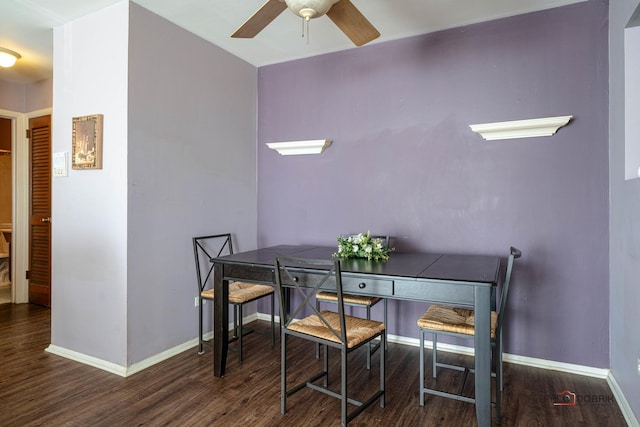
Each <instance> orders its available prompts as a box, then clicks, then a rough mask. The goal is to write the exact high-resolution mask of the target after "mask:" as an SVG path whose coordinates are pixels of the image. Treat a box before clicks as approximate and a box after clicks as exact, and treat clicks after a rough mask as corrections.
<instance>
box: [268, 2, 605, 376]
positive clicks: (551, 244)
mask: <svg viewBox="0 0 640 427" xmlns="http://www.w3.org/2000/svg"><path fill="white" fill-rule="evenodd" d="M607 54H608V53H607V4H606V3H603V2H600V1H590V2H586V3H579V4H575V5H571V6H566V7H562V8H557V9H551V10H547V11H543V12H538V13H532V14H527V15H521V16H517V17H513V18H509V19H502V20H497V21H492V22H488V23H482V24H477V25H472V26H468V27H464V28H457V29H453V30H448V31H442V32H438V33H435V34H430V35H424V36H419V37H413V38H409V39H404V40H398V41H392V42H388V43H382V44H378V45H371V46H365V47H362V48H358V49H354V50H349V51H345V52H338V53H334V54H329V55H324V56H320V57H314V58H310V59H304V60H299V61H293V62H289V63H284V64H277V65H272V66H267V67H262V68H260V69H259V73H258V88H259V94H258V95H259V96H258V186H259V191H258V245H259V246H266V245H272V244H279V243H324V244H330V245H332V244H335V237H336V236H337V235H338V234H340V233H344V232H358V231H367V230H371V231H372V232H374V233H379V234H389V235H391V236H395V237H396V240H395V242H394V246H395V247H396V248H397V250H406V249H416V250H424V251H447V252H468V253H489V254H500V255H505V256H506V254H507V251H508V248H509V245H514V246H517V247H519V248H520V249H522V251H523V253H524V256H523V258H522V259H521V260H519V262H518V264H517V266H516V270H515V272H514V283H513V288H512V292H513V293H512V294H511V300H510V304H511V306H510V310H509V318H508V326H507V329H506V331H505V333H506V338H505V351H506V352H508V353H512V354H517V355H521V356H530V357H536V358H542V359H549V360H554V361H561V362H568V363H574V364H579V365H586V366H592V367H599V368H607V367H608V366H609V324H608V298H609V293H608V286H607V282H608V277H609V270H608V253H609V247H608V239H609V235H608V220H609V218H608V175H607V167H608V146H607V123H608V119H607V85H608V74H607V69H608V63H607V59H608V58H607ZM559 115H573V116H574V119H573V120H572V122H571V123H570V124H569V125H568V126H566V127H564V128H562V129H560V131H559V132H558V133H557V134H556V135H555V136H553V137H546V138H529V139H519V140H506V141H494V142H486V141H483V140H482V138H481V137H480V136H479V135H477V134H474V133H473V132H471V131H470V130H469V127H468V125H469V124H475V123H486V122H496V121H505V120H516V119H528V118H538V117H549V116H559ZM321 138H328V139H332V140H333V141H334V142H333V145H332V146H331V147H330V148H328V149H327V151H325V153H324V154H322V155H320V156H293V157H282V156H280V155H278V154H277V153H276V152H274V151H272V150H269V149H268V148H266V147H265V144H264V143H265V142H272V141H289V140H300V139H321ZM425 308H426V306H425V305H424V304H416V303H406V302H401V303H396V302H393V303H391V304H390V325H389V329H390V331H389V332H390V333H391V334H399V335H403V336H409V337H414V336H417V332H416V325H415V322H416V319H417V318H418V317H419V316H420V315H421V314H422V313H423V312H424V310H425Z"/></svg>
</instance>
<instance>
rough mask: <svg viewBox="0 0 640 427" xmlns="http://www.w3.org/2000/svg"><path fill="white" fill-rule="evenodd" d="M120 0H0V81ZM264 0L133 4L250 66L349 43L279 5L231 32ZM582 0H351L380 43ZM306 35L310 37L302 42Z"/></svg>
mask: <svg viewBox="0 0 640 427" xmlns="http://www.w3.org/2000/svg"><path fill="white" fill-rule="evenodd" d="M121 1H123V0H2V1H0V47H4V48H7V49H11V50H14V51H16V52H18V53H20V54H21V55H22V58H21V59H20V60H19V61H18V62H17V64H16V65H15V66H14V67H13V68H7V69H0V80H5V81H10V82H16V83H31V82H35V81H39V80H42V79H46V78H51V77H52V62H53V58H52V57H53V48H52V46H53V31H52V29H53V28H54V27H56V26H59V25H62V24H65V23H67V22H70V21H73V20H74V19H77V18H79V17H81V16H84V15H87V14H89V13H92V12H95V11H97V10H100V9H102V8H105V7H108V6H110V5H112V4H115V3H119V2H121ZM264 1H265V0H136V1H135V2H136V3H138V4H139V5H141V6H143V7H145V8H146V9H149V10H151V11H152V12H154V13H156V14H158V15H160V16H162V17H164V18H166V19H168V20H169V21H171V22H173V23H175V24H177V25H179V26H181V27H183V28H185V29H187V30H189V31H191V32H192V33H194V34H197V35H198V36H200V37H202V38H203V39H206V40H208V41H210V42H211V43H213V44H215V45H217V46H220V47H221V48H223V49H225V50H227V51H228V52H231V53H232V54H234V55H236V56H238V57H240V58H242V59H244V60H246V61H247V62H249V63H251V64H253V65H255V66H256V67H259V66H262V65H267V64H273V63H278V62H284V61H288V60H292V59H297V58H304V57H309V56H314V55H319V54H323V53H328V52H335V51H339V50H344V49H351V48H354V45H353V44H351V42H350V41H349V39H347V37H346V36H345V35H344V34H343V33H342V32H341V31H340V30H339V29H338V28H337V27H336V26H335V25H334V24H333V22H332V21H331V20H329V18H327V17H326V16H323V17H320V18H318V19H314V20H312V21H311V22H310V37H309V40H307V39H306V38H302V37H301V33H302V23H301V19H300V18H298V17H297V16H295V15H294V14H293V13H291V12H290V11H288V10H285V11H284V12H283V13H282V14H281V15H280V16H278V18H276V19H275V20H274V21H273V22H272V23H271V24H270V25H269V26H267V28H265V29H264V30H263V31H262V32H260V34H258V36H257V37H255V38H253V39H232V38H231V37H230V34H231V33H233V32H234V31H235V30H236V29H237V28H238V27H239V26H240V25H242V23H244V21H246V20H247V19H248V18H249V17H250V16H251V15H252V14H253V13H254V12H255V11H256V10H258V8H260V6H261V5H262V4H263V3H264ZM580 1H584V0H352V2H353V4H354V5H355V6H356V7H357V8H358V9H359V10H360V11H361V12H362V13H363V14H364V15H365V16H366V17H367V19H368V20H369V21H370V22H371V23H372V24H373V25H374V26H375V27H376V28H377V29H378V31H380V33H381V36H380V37H379V38H378V39H376V40H374V41H373V42H371V43H370V44H373V43H381V42H384V41H388V40H394V39H399V38H404V37H409V36H413V35H417V34H425V33H429V32H433V31H437V30H442V29H446V28H454V27H459V26H462V25H466V24H472V23H477V22H483V21H489V20H492V19H496V18H502V17H507V16H512V15H518V14H522V13H527V12H532V11H537V10H543V9H549V8H552V7H558V6H563V5H567V4H571V3H577V2H580ZM307 41H308V43H307Z"/></svg>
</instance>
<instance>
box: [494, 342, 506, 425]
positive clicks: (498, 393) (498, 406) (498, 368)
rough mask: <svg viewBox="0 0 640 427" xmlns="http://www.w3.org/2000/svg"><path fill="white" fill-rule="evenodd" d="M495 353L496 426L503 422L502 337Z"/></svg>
mask: <svg viewBox="0 0 640 427" xmlns="http://www.w3.org/2000/svg"><path fill="white" fill-rule="evenodd" d="M494 351H495V353H496V354H494V358H493V360H495V363H496V424H500V423H501V422H502V390H503V389H504V384H503V382H502V380H503V378H502V375H503V372H502V369H503V367H502V340H501V339H500V337H498V339H497V342H496V345H495V348H494Z"/></svg>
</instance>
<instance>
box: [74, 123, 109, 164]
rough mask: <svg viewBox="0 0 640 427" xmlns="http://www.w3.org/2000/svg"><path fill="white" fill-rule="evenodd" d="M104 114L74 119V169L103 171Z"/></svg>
mask: <svg viewBox="0 0 640 427" xmlns="http://www.w3.org/2000/svg"><path fill="white" fill-rule="evenodd" d="M102 118H103V116H102V114H94V115H91V116H82V117H74V118H73V130H72V143H71V159H72V160H71V168H72V169H102Z"/></svg>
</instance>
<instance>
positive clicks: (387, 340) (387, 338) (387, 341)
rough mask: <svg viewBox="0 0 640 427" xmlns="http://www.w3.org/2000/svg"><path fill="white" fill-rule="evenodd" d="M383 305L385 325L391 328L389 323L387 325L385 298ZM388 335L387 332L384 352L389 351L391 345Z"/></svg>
mask: <svg viewBox="0 0 640 427" xmlns="http://www.w3.org/2000/svg"><path fill="white" fill-rule="evenodd" d="M382 303H383V304H384V317H383V319H384V325H385V327H387V328H388V327H389V323H387V299H386V298H385V299H384V300H383V301H382ZM386 335H387V333H386V332H385V340H384V350H385V351H387V350H388V349H389V347H388V344H389V337H387V336H386Z"/></svg>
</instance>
